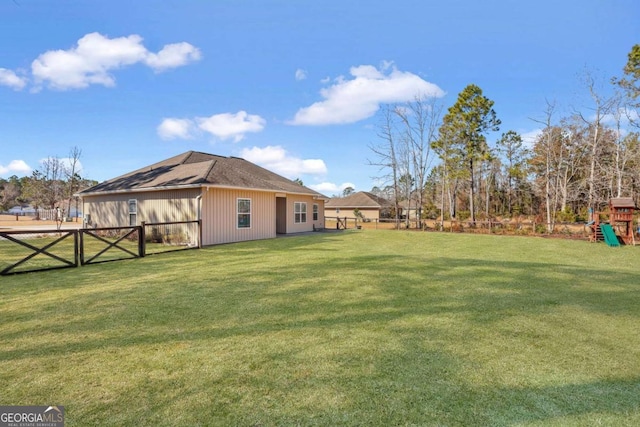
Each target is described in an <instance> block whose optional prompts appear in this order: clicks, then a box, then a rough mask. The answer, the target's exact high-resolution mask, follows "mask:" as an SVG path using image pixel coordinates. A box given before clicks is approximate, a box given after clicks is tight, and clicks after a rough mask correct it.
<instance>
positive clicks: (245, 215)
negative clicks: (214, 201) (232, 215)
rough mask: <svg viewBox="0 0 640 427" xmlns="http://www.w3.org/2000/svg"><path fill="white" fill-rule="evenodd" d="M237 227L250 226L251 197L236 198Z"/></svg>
mask: <svg viewBox="0 0 640 427" xmlns="http://www.w3.org/2000/svg"><path fill="white" fill-rule="evenodd" d="M238 228H251V199H238Z"/></svg>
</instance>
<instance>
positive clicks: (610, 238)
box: [600, 224, 620, 246]
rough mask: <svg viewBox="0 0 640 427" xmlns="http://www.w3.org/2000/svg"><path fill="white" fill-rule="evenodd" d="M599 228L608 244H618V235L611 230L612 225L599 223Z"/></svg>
mask: <svg viewBox="0 0 640 427" xmlns="http://www.w3.org/2000/svg"><path fill="white" fill-rule="evenodd" d="M600 230H601V231H602V235H603V236H604V241H605V243H606V244H607V245H609V246H620V242H618V236H616V233H615V232H614V231H613V227H611V225H610V224H600Z"/></svg>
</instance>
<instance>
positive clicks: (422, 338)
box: [0, 230, 640, 426]
mask: <svg viewBox="0 0 640 427" xmlns="http://www.w3.org/2000/svg"><path fill="white" fill-rule="evenodd" d="M639 259H640V248H634V247H622V248H609V247H607V246H606V245H604V244H589V243H587V242H584V241H568V240H553V239H542V238H525V237H502V236H489V235H470V234H449V233H420V232H394V231H385V230H377V231H376V230H364V231H360V232H351V231H350V232H344V233H314V234H313V235H306V236H298V237H288V238H281V239H273V240H267V241H256V242H247V243H240V244H234V245H224V246H217V247H210V248H206V249H203V250H196V251H185V252H174V253H170V254H164V255H157V256H151V257H147V258H144V259H139V260H129V261H122V262H113V263H106V264H99V265H93V266H86V267H83V268H78V269H68V270H58V271H51V272H42V273H31V274H25V275H16V276H9V277H0V343H1V344H0V345H1V347H0V384H2V386H1V387H0V404H3V405H50V404H51V405H54V404H57V405H63V406H64V407H65V411H66V414H67V419H66V425H67V426H88V425H96V426H97V425H100V426H107V425H113V426H171V425H185V426H186V425H188V426H217V425H221V426H276V425H277V426H283V425H284V426H288V425H301V426H309V425H320V426H340V425H342V426H358V425H362V426H392V425H393V426H395V425H420V426H424V425H427V426H431V425H434V426H436V425H437V426H439V425H442V426H474V425H477V426H501V425H502V426H513V425H519V426H548V425H552V426H553V425H558V426H592V425H607V426H625V425H627V426H636V425H640V263H639V262H638V260H639Z"/></svg>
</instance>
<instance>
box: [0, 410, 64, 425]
mask: <svg viewBox="0 0 640 427" xmlns="http://www.w3.org/2000/svg"><path fill="white" fill-rule="evenodd" d="M0 427H64V406H0Z"/></svg>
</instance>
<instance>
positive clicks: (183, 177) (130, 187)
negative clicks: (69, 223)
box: [79, 151, 326, 198]
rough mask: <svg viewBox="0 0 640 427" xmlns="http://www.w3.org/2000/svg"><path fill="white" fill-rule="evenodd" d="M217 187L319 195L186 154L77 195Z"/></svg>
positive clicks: (248, 167) (246, 166)
mask: <svg viewBox="0 0 640 427" xmlns="http://www.w3.org/2000/svg"><path fill="white" fill-rule="evenodd" d="M180 186H184V187H197V186H218V187H232V188H246V189H254V190H270V191H276V192H280V191H281V192H286V193H297V194H309V195H312V196H317V197H321V198H326V197H325V196H323V195H322V194H320V193H318V192H316V191H314V190H312V189H310V188H307V187H304V186H301V185H299V184H297V183H296V182H294V181H291V180H289V179H287V178H285V177H283V176H280V175H278V174H276V173H274V172H271V171H269V170H267V169H264V168H262V167H260V166H258V165H256V164H253V163H251V162H249V161H247V160H244V159H241V158H239V157H224V156H217V155H214V154H207V153H201V152H197V151H188V152H186V153H183V154H180V155H177V156H175V157H171V158H169V159H166V160H163V161H161V162H158V163H154V164H152V165H150V166H146V167H144V168H141V169H138V170H136V171H133V172H130V173H128V174H125V175H122V176H119V177H116V178H113V179H110V180H107V181H104V182H101V183H100V184H97V185H95V186H93V187H91V188H88V189H86V190H83V191H81V192H80V193H79V194H80V195H89V194H94V193H110V192H126V191H142V190H156V189H161V188H166V187H180Z"/></svg>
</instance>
